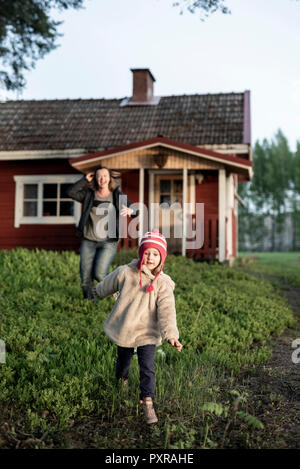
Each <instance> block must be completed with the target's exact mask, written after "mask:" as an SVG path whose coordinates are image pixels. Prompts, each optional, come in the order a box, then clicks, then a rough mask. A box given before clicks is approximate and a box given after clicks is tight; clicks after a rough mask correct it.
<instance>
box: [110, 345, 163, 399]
mask: <svg viewBox="0 0 300 469" xmlns="http://www.w3.org/2000/svg"><path fill="white" fill-rule="evenodd" d="M155 348H156V346H155V345H152V344H151V345H142V346H141V347H137V356H138V363H139V367H140V399H144V397H152V399H154V385H155V371H154V356H155ZM133 353H134V348H129V347H119V346H118V358H117V366H116V378H117V380H119V379H128V377H129V368H130V362H131V359H132V356H133Z"/></svg>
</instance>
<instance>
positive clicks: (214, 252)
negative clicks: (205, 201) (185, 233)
mask: <svg viewBox="0 0 300 469" xmlns="http://www.w3.org/2000/svg"><path fill="white" fill-rule="evenodd" d="M193 220H194V218H193ZM137 246H138V239H137V238H135V239H134V238H130V237H127V238H122V239H121V240H120V243H119V249H134V248H136V247H137ZM218 248H219V221H218V215H208V216H206V217H205V220H204V243H203V246H202V247H201V248H200V249H187V251H186V256H187V257H190V258H193V259H195V260H214V259H216V258H217V257H218V250H219V249H218Z"/></svg>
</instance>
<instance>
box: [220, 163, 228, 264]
mask: <svg viewBox="0 0 300 469" xmlns="http://www.w3.org/2000/svg"><path fill="white" fill-rule="evenodd" d="M225 216H226V171H225V169H219V262H224V260H225V229H226V228H225V226H226V223H225Z"/></svg>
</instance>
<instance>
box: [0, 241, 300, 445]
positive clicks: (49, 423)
mask: <svg viewBox="0 0 300 469" xmlns="http://www.w3.org/2000/svg"><path fill="white" fill-rule="evenodd" d="M134 255H135V252H121V253H118V255H117V257H116V260H115V263H114V265H113V266H112V268H115V267H116V266H117V265H120V264H124V263H127V262H129V261H130V260H131V259H132V257H133V256H134ZM299 259H300V255H299V256H298V263H299ZM292 260H293V259H292V258H291V261H290V262H288V261H286V263H287V266H289V265H291V264H292ZM278 264H280V261H278ZM253 265H254V264H251V265H250V264H249V266H248V264H247V268H248V267H250V268H252V267H253ZM255 265H256V266H258V265H260V264H259V263H258V262H257V263H256V264H255ZM262 265H265V266H267V265H268V262H267V260H266V261H265V264H262ZM78 268H79V257H78V255H76V254H75V253H72V252H63V253H57V252H52V251H28V250H26V249H16V250H12V251H1V252H0V292H1V295H0V311H1V329H0V338H1V339H2V340H4V341H5V345H6V363H0V367H1V374H0V396H1V400H0V415H1V412H2V420H3V419H5V421H6V422H9V425H10V429H11V434H13V433H12V432H17V433H18V432H19V433H18V435H19V438H21V437H20V435H21V436H22V435H26V434H30V435H32V436H33V437H32V438H31V440H32V441H33V443H31V444H32V446H33V447H37V448H39V447H42V448H43V447H48V448H53V447H61V448H63V447H66V448H67V447H74V446H75V447H90V448H93V447H94V448H131V449H132V448H219V447H222V446H225V447H226V445H227V444H228V441H227V439H226V438H227V437H226V430H225V431H224V432H222V433H220V432H219V430H217V428H218V427H216V424H215V420H216V419H217V420H218V421H219V422H220V423H222V425H223V428H225V429H226V423H227V422H228V419H229V418H230V419H233V418H234V419H235V422H236V424H240V425H241V428H245V427H246V428H247V427H253V428H255V429H256V431H257V432H259V430H260V428H261V424H260V422H259V420H257V419H256V418H255V417H254V416H253V415H251V412H250V411H249V409H248V408H247V400H246V398H245V396H241V395H240V394H239V391H238V390H237V389H235V388H234V384H233V383H234V376H236V375H237V374H238V373H240V372H241V371H243V370H251V369H255V367H257V366H259V365H260V364H262V363H264V362H265V361H266V360H267V358H269V357H270V354H271V352H270V348H269V346H268V340H269V339H270V338H271V337H274V336H278V335H279V334H280V333H281V332H282V331H283V330H284V329H285V328H286V327H288V326H290V325H292V324H293V316H292V313H291V310H290V309H289V307H288V306H287V303H286V300H285V299H284V298H283V297H282V296H280V295H279V293H278V292H277V291H275V289H274V287H273V286H272V285H271V284H270V283H269V282H267V281H266V280H263V279H259V278H255V277H254V276H251V275H249V274H247V273H246V272H244V271H243V270H241V269H235V268H228V267H226V266H220V265H208V264H204V263H196V262H194V261H192V260H190V259H186V258H182V257H175V256H168V258H167V262H166V267H165V272H166V273H168V274H169V275H170V276H171V277H172V278H173V280H174V281H175V283H176V289H175V297H176V306H177V320H178V328H179V331H180V340H181V342H182V343H183V345H184V348H183V351H182V352H181V353H180V354H179V353H178V352H177V351H176V350H174V349H173V348H172V347H170V346H169V345H168V344H165V343H164V344H163V345H162V347H159V348H158V349H157V355H156V409H157V414H158V417H159V423H158V424H157V425H154V426H153V427H152V428H151V430H150V429H147V428H146V425H145V424H144V421H143V416H142V415H141V411H140V408H139V398H138V394H139V389H138V366H137V360H136V357H134V360H133V364H132V370H131V376H130V386H129V391H128V395H123V391H122V390H120V389H118V388H117V387H116V384H115V381H114V366H115V358H116V346H115V345H114V344H112V343H111V342H110V341H109V340H108V339H107V337H106V336H105V334H104V332H103V323H104V321H105V319H106V317H107V315H108V313H109V311H110V310H111V308H112V306H113V303H114V299H113V298H107V299H104V300H99V302H98V303H97V304H95V303H93V302H88V301H85V300H83V299H82V297H81V289H80V283H79V274H78ZM266 268H267V267H266ZM278 268H279V267H278ZM293 278H294V277H293ZM295 278H296V279H297V277H296V276H295ZM161 351H162V352H163V353H161ZM224 383H226V390H225V388H224ZM231 383H232V387H231ZM2 423H3V421H1V418H0V428H1V424H2ZM12 429H13V430H12ZM15 434H16V433H15ZM0 437H1V434H0ZM24 440H25V437H24ZM245 444H246V443H245ZM247 444H248V443H247ZM0 447H1V438H0ZM21 447H22V443H21Z"/></svg>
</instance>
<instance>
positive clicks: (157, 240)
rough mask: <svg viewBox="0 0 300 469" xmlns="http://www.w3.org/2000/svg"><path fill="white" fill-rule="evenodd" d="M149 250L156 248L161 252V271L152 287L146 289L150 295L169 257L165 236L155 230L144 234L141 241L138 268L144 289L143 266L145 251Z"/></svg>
mask: <svg viewBox="0 0 300 469" xmlns="http://www.w3.org/2000/svg"><path fill="white" fill-rule="evenodd" d="M149 248H155V249H157V250H158V251H159V253H160V262H161V267H160V271H159V272H158V273H157V274H156V275H155V278H154V279H153V281H152V282H151V284H150V285H148V287H147V288H146V292H147V293H150V292H151V291H153V290H154V288H153V283H154V282H155V280H156V278H157V277H158V276H159V274H160V273H161V271H162V270H163V266H164V262H165V259H166V257H167V241H166V238H165V237H164V235H162V234H160V233H159V231H158V229H156V228H155V229H153V230H152V231H148V232H147V233H145V234H144V236H143V237H142V239H141V241H140V247H139V262H138V264H137V267H138V269H139V271H140V287H142V266H143V261H144V254H145V251H146V250H147V249H149Z"/></svg>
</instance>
